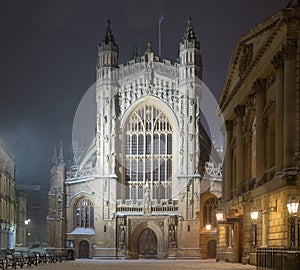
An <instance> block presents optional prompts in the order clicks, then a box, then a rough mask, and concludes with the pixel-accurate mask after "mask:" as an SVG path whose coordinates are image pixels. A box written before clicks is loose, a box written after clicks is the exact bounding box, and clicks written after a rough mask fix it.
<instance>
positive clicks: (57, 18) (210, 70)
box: [0, 0, 288, 186]
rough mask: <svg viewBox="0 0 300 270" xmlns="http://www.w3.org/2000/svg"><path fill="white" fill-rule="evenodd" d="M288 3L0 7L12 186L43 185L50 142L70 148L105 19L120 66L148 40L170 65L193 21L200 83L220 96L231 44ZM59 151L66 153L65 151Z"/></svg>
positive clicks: (0, 104) (2, 123) (195, 0)
mask: <svg viewBox="0 0 300 270" xmlns="http://www.w3.org/2000/svg"><path fill="white" fill-rule="evenodd" d="M287 2H288V1H287V0H276V1H275V0H226V1H225V0H184V1H183V0H181V1H178V0H177V1H176V0H164V1H163V0H160V1H153V0H148V1H144V0H136V1H129V0H128V1H125V0H124V1H121V0H120V1H114V0H109V1H100V0H99V1H96V0H89V1H85V0H80V1H79V0H68V1H67V0H51V1H50V0H48V1H46V0H36V1H34V0H19V1H15V0H1V1H0V87H1V88H0V89H1V95H0V136H2V137H3V138H4V139H5V140H6V142H7V144H8V146H9V148H10V149H11V151H12V152H13V154H14V155H15V159H16V168H17V182H18V183H24V182H26V183H43V184H44V186H47V184H48V181H49V167H50V162H51V155H52V148H53V144H54V143H55V142H59V140H60V139H63V141H64V142H65V146H66V147H67V148H70V145H71V129H72V121H73V117H74V114H75V111H76V108H77V105H78V103H79V102H80V99H81V97H82V96H83V95H84V93H85V91H86V90H87V89H88V88H89V87H90V86H91V85H92V84H93V83H94V80H95V64H96V55H97V44H98V43H99V42H100V41H101V40H102V38H103V35H104V31H105V28H106V20H107V19H108V18H110V19H111V27H112V30H113V34H114V36H115V38H116V40H117V43H118V44H119V48H120V63H123V62H126V61H127V60H129V59H130V58H131V56H132V52H133V46H134V43H135V39H136V38H139V40H140V43H141V48H142V50H143V51H144V50H145V49H146V44H147V42H148V41H151V42H152V43H153V49H154V50H155V51H156V52H157V51H158V18H159V16H160V14H163V15H164V18H165V20H164V22H163V24H162V56H163V57H164V58H167V59H171V60H175V58H176V56H177V51H178V42H179V41H180V39H181V37H182V36H183V33H184V32H185V28H186V24H187V19H188V18H189V16H191V17H192V21H193V26H194V30H195V32H196V35H197V37H198V39H199V41H200V43H201V51H202V56H203V64H204V76H203V80H204V82H205V83H206V84H207V85H208V86H209V88H210V89H212V91H213V92H214V93H215V94H216V96H217V98H218V96H219V93H220V90H221V86H222V83H223V80H224V77H225V74H226V69H227V66H228V63H229V60H230V57H231V54H232V52H233V50H234V46H235V43H236V40H237V38H238V37H239V36H240V35H241V34H243V33H244V32H246V31H247V30H248V29H250V28H251V27H254V26H255V25H257V24H258V23H260V22H262V21H263V20H264V19H266V18H267V17H269V16H270V15H271V14H273V13H274V12H276V11H278V10H280V9H281V8H283V7H285V6H286V4H287ZM66 152H68V151H67V150H66Z"/></svg>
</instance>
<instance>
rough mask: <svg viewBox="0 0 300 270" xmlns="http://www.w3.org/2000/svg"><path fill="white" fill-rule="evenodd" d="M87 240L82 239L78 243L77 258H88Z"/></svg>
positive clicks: (88, 246) (88, 247)
mask: <svg viewBox="0 0 300 270" xmlns="http://www.w3.org/2000/svg"><path fill="white" fill-rule="evenodd" d="M89 249H90V245H89V242H88V241H86V240H83V241H81V242H80V243H79V258H89Z"/></svg>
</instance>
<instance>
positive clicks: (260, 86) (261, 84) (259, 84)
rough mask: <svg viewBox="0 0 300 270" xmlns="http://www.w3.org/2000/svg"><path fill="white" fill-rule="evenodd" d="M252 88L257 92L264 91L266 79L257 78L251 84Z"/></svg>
mask: <svg viewBox="0 0 300 270" xmlns="http://www.w3.org/2000/svg"><path fill="white" fill-rule="evenodd" d="M252 88H253V90H254V91H255V92H256V93H258V92H264V91H266V88H267V80H266V79H260V78H259V79H257V80H256V81H255V82H254V83H253V85H252Z"/></svg>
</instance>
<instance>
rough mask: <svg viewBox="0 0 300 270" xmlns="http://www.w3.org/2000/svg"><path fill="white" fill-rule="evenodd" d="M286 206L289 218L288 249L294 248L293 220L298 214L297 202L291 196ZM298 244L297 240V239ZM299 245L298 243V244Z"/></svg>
mask: <svg viewBox="0 0 300 270" xmlns="http://www.w3.org/2000/svg"><path fill="white" fill-rule="evenodd" d="M286 206H287V208H288V211H289V214H290V217H289V223H290V247H295V238H296V237H295V218H296V215H297V212H298V206H299V201H298V200H297V199H296V198H295V197H294V196H293V197H292V198H291V199H290V200H289V201H288V202H287V203H286ZM298 242H299V239H298ZM298 244H299V243H298Z"/></svg>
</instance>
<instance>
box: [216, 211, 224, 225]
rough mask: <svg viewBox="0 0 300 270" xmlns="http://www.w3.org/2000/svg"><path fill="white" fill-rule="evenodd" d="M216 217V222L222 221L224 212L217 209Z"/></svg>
mask: <svg viewBox="0 0 300 270" xmlns="http://www.w3.org/2000/svg"><path fill="white" fill-rule="evenodd" d="M216 219H217V222H221V221H224V213H223V211H221V210H217V212H216Z"/></svg>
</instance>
